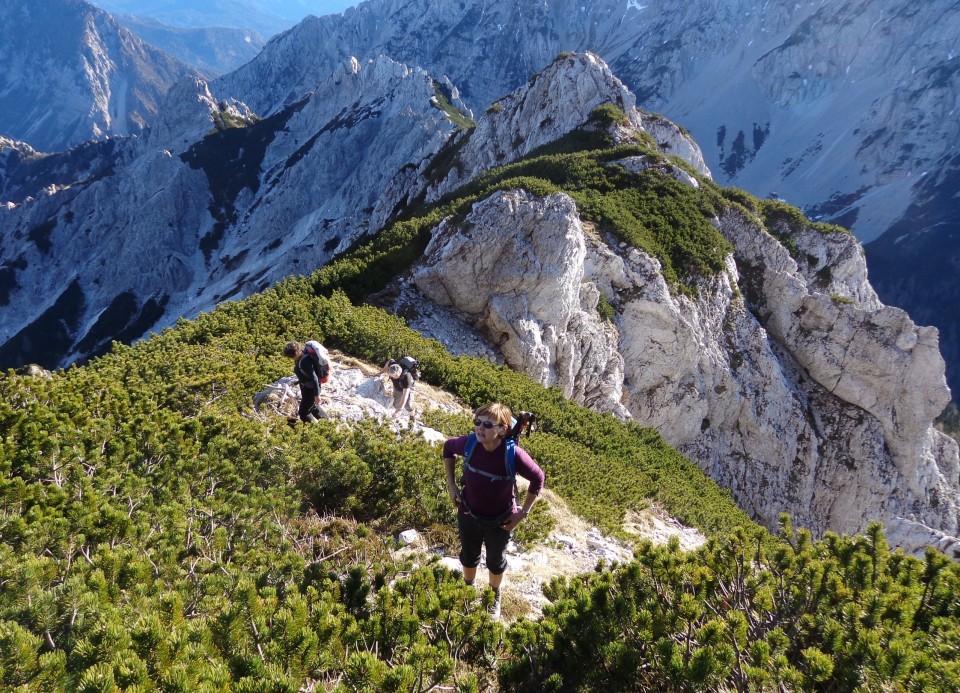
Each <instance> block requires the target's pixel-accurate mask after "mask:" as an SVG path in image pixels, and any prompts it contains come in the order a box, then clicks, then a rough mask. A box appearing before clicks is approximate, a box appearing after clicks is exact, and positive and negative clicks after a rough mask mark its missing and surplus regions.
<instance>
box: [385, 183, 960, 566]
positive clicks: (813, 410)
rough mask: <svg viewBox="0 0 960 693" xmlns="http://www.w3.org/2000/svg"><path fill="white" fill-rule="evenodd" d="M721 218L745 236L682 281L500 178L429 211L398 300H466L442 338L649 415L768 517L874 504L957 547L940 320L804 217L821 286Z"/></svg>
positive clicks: (868, 509)
mask: <svg viewBox="0 0 960 693" xmlns="http://www.w3.org/2000/svg"><path fill="white" fill-rule="evenodd" d="M717 225H718V227H719V228H720V229H721V230H723V232H724V233H725V235H727V237H728V238H729V239H730V240H731V241H732V242H733V243H734V246H735V248H736V250H735V252H734V254H733V255H732V256H731V257H730V259H729V262H728V269H727V271H726V272H724V273H722V274H721V275H718V276H716V277H714V278H713V279H712V280H710V281H708V282H706V283H704V284H703V285H702V286H701V287H700V291H699V294H698V296H697V297H696V298H689V297H686V296H676V295H673V294H672V293H671V292H670V290H669V287H668V286H667V284H666V282H665V280H664V279H663V276H662V274H661V272H660V267H659V262H658V261H657V260H656V259H655V258H652V257H650V256H648V255H646V254H645V253H643V252H641V251H639V250H637V249H633V248H629V247H623V246H620V245H618V244H616V243H614V242H612V241H611V240H610V239H604V238H601V237H599V236H597V235H596V234H595V233H593V232H592V231H591V230H590V227H589V225H588V224H586V225H585V224H584V222H583V221H582V220H581V219H580V217H579V215H578V212H577V209H576V205H575V204H574V203H573V201H572V200H571V199H570V198H569V197H567V196H566V195H563V194H557V195H552V196H549V197H546V198H538V197H534V196H532V195H530V194H529V193H526V192H524V191H520V190H517V191H507V192H499V193H496V194H494V195H493V196H491V197H490V198H487V199H484V200H482V201H479V202H477V203H476V204H475V205H474V207H473V210H472V211H471V213H470V214H468V215H467V216H466V218H465V219H463V220H462V221H461V222H459V223H456V224H454V223H453V222H451V221H447V222H444V223H442V224H441V225H440V226H438V227H437V228H436V230H435V232H434V235H433V238H432V240H431V243H430V246H429V247H428V248H427V252H426V255H425V258H424V260H423V262H422V263H421V264H420V265H419V266H418V267H417V268H416V269H415V270H414V271H413V272H412V274H411V277H410V286H409V287H408V288H407V292H408V296H407V299H408V300H409V301H411V302H414V301H413V299H412V297H411V296H410V295H409V294H410V293H411V292H415V293H416V294H417V298H416V299H415V302H416V303H417V304H418V305H419V306H420V312H421V313H429V312H431V311H430V310H429V309H427V308H425V307H424V306H425V305H429V302H433V303H435V304H437V305H438V306H440V307H442V308H444V309H446V310H447V311H448V314H449V312H450V311H452V312H454V313H456V314H458V315H460V316H461V318H462V319H461V321H460V322H459V323H455V324H451V323H447V325H446V327H445V328H444V329H443V330H442V331H439V332H436V331H435V332H433V333H431V336H434V337H435V338H438V339H440V340H441V341H444V342H448V341H454V338H453V337H452V336H451V335H452V334H456V333H458V332H460V333H462V332H466V331H469V330H471V329H473V328H475V330H476V333H475V335H476V339H481V340H483V341H485V342H486V344H487V346H488V348H490V349H493V350H495V351H496V352H497V353H498V354H499V355H500V356H501V357H502V358H503V360H504V361H505V362H506V363H507V364H508V365H510V366H511V367H513V368H516V369H518V370H522V371H524V372H526V373H527V374H529V375H530V376H531V377H533V378H535V379H537V380H539V381H540V382H542V383H543V384H545V385H552V386H556V387H558V388H560V389H561V390H562V391H563V393H564V394H565V395H566V396H568V397H571V398H572V399H574V400H575V401H578V402H580V403H583V404H586V405H588V406H591V407H594V408H596V409H599V410H604V411H610V412H613V413H615V414H617V415H619V416H622V417H624V418H626V417H630V418H633V419H634V420H636V421H637V422H639V423H641V424H643V425H647V426H653V427H655V428H656V429H657V430H658V431H659V432H660V433H661V434H662V435H663V436H664V438H665V439H666V440H667V441H668V442H669V443H670V444H671V445H674V446H675V447H677V448H678V449H679V450H681V451H682V452H684V453H685V454H687V455H688V456H690V457H691V458H692V459H694V460H696V461H697V462H698V463H699V464H700V465H701V466H702V467H703V468H704V469H705V470H706V471H707V472H708V473H709V474H710V475H711V476H712V477H713V478H714V479H716V480H717V481H718V482H719V483H720V484H722V485H724V486H726V487H728V488H730V489H731V491H732V492H733V494H734V497H735V499H736V500H737V502H738V504H740V505H741V506H742V507H744V508H745V509H746V510H748V512H750V513H752V514H753V515H754V516H755V517H757V518H758V519H759V520H760V521H762V522H763V523H764V524H766V525H767V526H769V527H775V526H776V524H777V521H778V516H779V513H781V512H788V513H790V514H791V515H792V516H793V517H794V521H795V523H796V524H797V525H798V526H806V527H809V528H811V529H813V530H814V532H815V533H816V534H817V535H820V534H822V533H823V532H825V531H828V530H832V531H837V532H843V533H853V532H857V531H861V530H863V529H864V528H865V527H866V525H867V523H868V522H869V521H870V520H872V519H879V520H882V521H883V522H884V523H885V524H886V526H887V528H888V532H889V534H890V537H891V540H892V541H894V542H895V543H897V544H899V545H901V546H903V547H904V548H905V549H907V550H909V551H916V552H920V551H922V549H923V547H924V546H926V545H937V546H939V547H940V548H941V549H943V550H945V551H947V552H948V553H951V554H952V553H955V552H960V540H958V539H957V538H956V537H957V535H958V534H960V531H958V530H960V527H958V520H960V478H958V475H960V465H958V451H957V446H956V444H955V443H954V442H953V441H952V440H951V439H949V438H947V437H945V436H943V435H942V434H940V433H938V432H937V431H935V430H934V429H933V428H932V426H931V420H932V418H933V413H934V412H936V411H938V407H939V408H942V407H943V405H944V403H945V402H946V400H947V397H948V391H947V389H946V387H945V384H944V380H943V361H942V359H939V357H938V355H937V352H936V334H935V331H931V330H929V329H928V328H918V327H917V326H916V325H914V324H913V323H912V322H911V321H910V320H909V318H907V316H906V314H904V313H903V312H902V311H900V310H898V309H894V308H889V307H886V306H882V305H880V304H879V302H878V301H876V298H875V297H874V296H873V295H872V292H870V291H869V287H868V286H864V285H865V282H866V278H865V271H864V268H863V263H862V259H861V260H860V262H859V265H860V268H859V272H857V271H856V270H855V268H854V265H856V261H855V258H856V257H858V254H857V253H856V252H855V251H856V248H857V244H856V241H855V240H854V239H853V238H852V237H850V236H847V235H845V234H831V235H826V236H823V235H820V234H819V232H812V233H811V232H809V231H806V230H804V229H798V230H797V236H799V237H803V241H802V242H801V243H800V245H801V246H802V247H804V248H805V249H806V250H807V251H809V257H810V258H816V257H819V258H822V260H820V261H818V264H819V263H820V262H822V267H827V268H836V270H837V273H836V276H835V277H833V278H832V279H831V280H829V281H827V282H826V283H825V285H820V286H817V285H811V282H809V281H808V278H807V277H805V276H804V273H803V272H801V271H799V270H798V265H797V263H796V262H795V261H794V260H793V259H792V258H791V257H790V255H789V253H788V252H787V250H786V249H785V248H784V247H783V246H782V245H781V244H780V243H779V242H778V241H777V240H776V239H775V238H774V237H773V236H770V235H769V234H767V233H766V231H764V230H763V228H762V226H761V224H760V223H759V220H757V219H751V218H748V217H746V216H744V215H743V213H742V212H735V211H730V212H729V213H727V214H725V215H723V216H722V217H721V218H718V219H717ZM815 234H817V235H815ZM822 267H821V270H822ZM825 274H826V273H825V272H822V271H821V272H820V274H819V275H812V276H813V278H814V279H816V280H818V281H822V280H823V278H824V276H825ZM600 293H603V295H604V296H605V298H606V300H607V302H608V303H610V304H611V305H612V306H613V307H614V308H615V309H616V317H615V319H614V322H613V323H612V324H611V323H606V322H605V321H603V320H602V319H601V318H600V316H599V314H598V313H597V311H596V306H597V299H598V296H599V294H600ZM831 294H832V295H831ZM849 295H857V296H859V297H862V298H863V300H864V304H863V305H859V304H857V303H856V302H854V301H853V299H850V298H847V296H849ZM744 296H762V300H760V301H758V302H757V303H753V302H751V301H749V300H746V299H745V298H744ZM401 303H402V300H401ZM413 322H414V325H415V326H418V327H421V326H422V325H421V323H420V322H419V321H417V320H416V319H414V321H413ZM461 341H462V339H461ZM958 555H960V554H958Z"/></svg>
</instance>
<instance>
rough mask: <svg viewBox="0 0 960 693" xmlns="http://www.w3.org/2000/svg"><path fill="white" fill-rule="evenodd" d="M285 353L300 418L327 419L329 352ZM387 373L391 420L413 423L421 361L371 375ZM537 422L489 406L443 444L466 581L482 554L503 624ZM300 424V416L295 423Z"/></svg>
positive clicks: (317, 348)
mask: <svg viewBox="0 0 960 693" xmlns="http://www.w3.org/2000/svg"><path fill="white" fill-rule="evenodd" d="M283 353H284V355H285V356H287V357H289V358H292V359H293V362H294V367H293V370H294V374H295V375H296V377H297V382H298V383H299V385H300V407H299V409H298V411H297V415H298V417H299V419H300V420H301V421H304V422H311V421H316V420H318V419H321V418H326V414H325V413H324V412H323V410H322V409H321V408H320V388H321V386H322V384H323V383H325V382H327V379H328V377H329V373H330V362H329V359H328V355H327V350H326V349H324V347H323V346H322V345H321V344H320V343H319V342H315V341H308V342H307V343H306V344H305V345H304V346H302V347H301V346H300V343H299V342H288V343H287V344H286V346H285V347H284V349H283ZM383 374H387V375H388V376H389V378H390V381H391V383H392V384H393V409H394V411H393V415H394V416H398V415H400V414H401V413H402V412H403V411H407V412H409V413H410V417H411V419H412V418H414V416H415V409H414V396H413V391H414V386H415V384H416V381H417V380H419V379H420V368H419V364H418V363H417V361H416V359H414V358H413V357H411V356H407V355H404V356H403V357H401V358H400V359H397V360H394V359H389V360H388V361H387V362H386V363H385V364H384V365H383V368H381V369H380V371H379V372H378V373H377V374H376V375H374V376H373V377H379V376H381V375H383ZM535 419H536V417H535V416H534V415H533V414H531V413H530V412H521V413H520V414H518V415H517V417H516V418H514V416H513V414H512V412H511V411H510V409H509V408H508V407H507V406H506V405H504V404H501V403H500V402H492V403H490V404H485V405H483V406H482V407H480V408H479V409H477V410H476V411H475V412H474V415H473V426H474V428H473V431H472V432H471V433H469V434H467V435H464V436H459V437H456V438H448V439H447V440H446V441H445V442H444V444H443V452H442V459H443V464H444V471H445V473H446V482H447V492H448V494H449V496H450V501H451V502H452V503H453V505H454V507H455V508H456V509H457V529H458V533H459V538H460V554H459V559H460V564H461V566H462V567H463V579H464V581H465V582H466V583H467V584H468V585H472V584H474V580H475V579H476V576H477V568H478V566H479V565H480V562H481V560H482V559H483V556H484V550H485V551H486V560H485V564H486V568H487V574H488V580H487V582H488V584H489V586H490V589H491V590H493V601H492V602H491V604H490V607H489V612H490V616H491V617H492V618H493V619H494V620H499V619H500V609H501V602H500V589H501V587H502V584H503V576H504V573H505V572H506V570H507V558H506V549H507V544H508V543H509V542H510V537H511V536H512V533H513V530H514V529H515V528H516V527H517V525H519V524H520V523H521V522H522V521H523V520H524V519H525V518H526V517H527V516H528V515H529V514H530V509H531V508H532V507H533V504H534V503H535V502H536V500H537V498H538V497H539V495H540V492H541V491H542V490H543V485H544V480H545V476H544V473H543V470H542V469H541V468H540V466H539V465H538V464H537V463H536V462H535V461H534V459H533V458H532V457H531V456H530V455H529V454H528V453H527V452H526V451H525V450H523V448H521V447H520V446H519V445H518V444H517V442H518V440H519V438H520V435H521V434H522V433H523V431H524V430H525V429H527V430H529V429H528V427H529V426H530V425H531V424H532V423H533V421H535ZM295 422H296V419H294V420H293V421H292V423H295ZM457 457H460V458H462V461H463V474H462V477H461V484H462V485H458V483H457V479H456V458H457ZM517 476H521V477H523V478H524V479H526V480H527V481H528V482H529V485H528V487H527V491H526V494H525V496H524V499H523V503H522V504H521V505H518V504H517V496H518V491H517V481H516V479H517Z"/></svg>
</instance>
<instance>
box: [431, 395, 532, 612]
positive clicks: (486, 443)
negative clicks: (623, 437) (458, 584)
mask: <svg viewBox="0 0 960 693" xmlns="http://www.w3.org/2000/svg"><path fill="white" fill-rule="evenodd" d="M512 419H513V416H512V414H511V412H510V409H509V408H508V407H507V406H506V405H503V404H501V403H499V402H494V403H491V404H485V405H484V406H482V407H480V408H479V409H477V410H476V412H475V413H474V419H473V425H474V431H473V433H471V434H469V435H466V436H460V437H459V438H448V439H447V441H446V442H445V443H444V444H443V464H444V467H445V469H446V474H447V491H448V492H449V494H450V500H451V501H452V502H453V504H454V505H455V506H456V508H457V511H458V512H457V525H458V528H459V530H460V563H461V565H463V579H464V581H466V583H467V584H468V585H472V584H473V581H474V579H475V578H476V576H477V566H478V565H480V549H481V547H482V546H486V549H487V558H486V565H487V571H488V573H489V584H490V587H491V588H492V589H493V593H494V601H493V604H492V605H491V607H490V615H491V617H492V618H494V619H495V620H499V618H500V587H501V585H502V582H503V574H504V572H505V571H506V569H507V559H506V556H505V552H506V548H507V542H509V541H510V534H511V532H512V531H513V529H514V528H515V527H516V526H517V525H518V524H520V522H521V521H523V519H524V518H525V517H527V515H528V514H529V513H530V508H531V507H532V506H533V504H534V503H535V502H536V500H537V496H539V494H540V491H542V490H543V483H544V479H545V477H544V473H543V470H542V469H540V466H539V465H538V464H537V463H536V462H535V461H534V460H533V458H532V457H530V455H529V454H528V453H527V452H526V451H524V450H523V449H521V448H520V447H519V446H516V445H515V443H514V441H513V440H512V439H508V437H509V436H510V432H511V422H512ZM471 439H472V440H471ZM511 450H512V454H511ZM457 456H460V457H465V458H466V459H465V460H464V470H463V488H462V489H460V488H458V487H457V482H456V473H455V464H456V459H455V458H456V457H457ZM511 457H512V460H510V458H511ZM511 462H512V465H511ZM511 466H512V467H513V469H510V467H511ZM517 474H519V475H520V476H522V477H523V478H524V479H527V480H528V481H529V482H530V485H529V487H528V488H527V494H526V497H525V498H524V500H523V505H522V506H521V507H519V508H518V507H517V504H516V496H515V494H514V488H515V479H516V475H517Z"/></svg>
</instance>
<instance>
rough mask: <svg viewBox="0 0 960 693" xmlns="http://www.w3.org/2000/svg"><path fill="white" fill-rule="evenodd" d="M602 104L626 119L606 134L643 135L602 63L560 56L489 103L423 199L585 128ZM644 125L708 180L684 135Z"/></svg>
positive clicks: (640, 118)
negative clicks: (509, 91)
mask: <svg viewBox="0 0 960 693" xmlns="http://www.w3.org/2000/svg"><path fill="white" fill-rule="evenodd" d="M602 104H612V105H613V106H615V107H616V108H617V109H619V110H620V111H621V112H622V113H623V114H624V116H625V118H626V120H625V122H623V123H619V124H617V125H616V127H613V128H612V129H611V134H612V135H613V139H614V140H615V141H618V142H619V141H627V140H629V139H630V137H632V136H633V135H636V134H637V133H639V132H641V131H643V130H645V128H646V123H647V116H645V115H642V114H641V112H640V111H639V110H638V109H637V108H636V99H635V98H634V96H633V94H632V93H631V92H630V90H629V89H627V88H626V87H625V86H624V85H623V83H622V82H621V81H620V80H619V79H617V77H616V76H615V75H614V74H613V73H612V72H611V71H610V68H609V67H608V66H607V64H606V63H605V62H604V61H603V60H601V59H600V58H599V57H597V56H596V55H594V54H592V53H572V54H568V55H565V56H561V57H560V58H558V59H557V60H555V61H554V62H552V63H551V64H550V65H548V66H547V67H546V68H544V70H543V71H542V72H540V73H539V74H537V75H535V76H534V77H533V78H532V79H531V80H530V82H529V83H527V84H526V85H524V86H523V87H521V88H519V89H517V90H516V91H515V92H513V93H511V94H509V95H508V96H505V97H503V98H501V99H498V100H497V101H495V102H494V103H493V105H491V106H490V108H488V109H487V111H486V113H485V114H484V115H483V116H482V117H481V118H480V120H479V122H478V123H477V127H476V129H475V130H473V131H472V132H469V133H463V134H461V137H462V138H464V139H465V142H464V143H462V144H461V146H460V149H459V150H458V153H457V161H456V164H455V165H454V166H452V167H451V169H450V171H449V173H448V174H447V175H446V177H445V178H443V179H442V180H440V181H439V182H438V183H437V184H435V185H434V186H432V187H431V188H430V190H429V191H428V194H427V200H428V201H433V200H436V199H439V198H441V197H443V195H445V194H447V193H449V192H450V191H452V190H454V189H456V188H457V187H459V186H460V185H462V184H464V183H465V182H467V181H470V180H472V179H473V178H475V177H476V176H478V175H479V174H480V173H483V172H484V171H487V170H489V169H491V168H493V167H495V166H501V165H503V164H507V163H510V162H513V161H516V160H517V159H519V158H521V157H522V156H525V155H526V154H529V153H530V152H532V151H534V150H535V149H537V148H538V147H541V146H543V145H545V144H548V143H550V142H553V141H555V140H557V139H560V138H561V137H563V136H564V135H566V134H568V133H571V132H573V131H575V130H577V129H579V128H582V127H585V126H588V124H589V123H590V120H591V116H592V114H593V111H594V109H595V108H596V107H597V106H600V105H602ZM649 121H650V123H651V124H652V125H653V128H654V129H653V132H652V133H651V134H653V136H654V137H655V139H656V140H657V141H659V142H661V143H662V147H663V150H664V151H665V152H666V153H671V154H676V155H678V156H681V157H682V158H684V159H686V160H687V161H688V163H690V164H691V165H692V166H694V168H696V169H697V170H698V171H700V172H701V173H703V174H705V175H708V176H709V171H708V170H707V168H706V166H705V164H704V163H703V157H702V156H701V155H700V149H699V147H698V146H697V144H696V143H695V142H694V141H693V140H692V139H690V137H689V136H685V135H683V134H682V133H681V132H680V130H679V128H677V127H676V125H673V124H669V125H668V124H667V122H666V121H665V119H663V118H662V117H650V119H649ZM594 127H600V125H599V124H596V125H594ZM654 133H655V134H654Z"/></svg>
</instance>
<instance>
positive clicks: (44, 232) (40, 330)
mask: <svg viewBox="0 0 960 693" xmlns="http://www.w3.org/2000/svg"><path fill="white" fill-rule="evenodd" d="M436 95H437V87H436V85H435V82H434V81H433V80H432V79H431V78H430V77H429V75H427V74H426V73H424V72H423V71H422V70H418V69H413V68H409V67H406V66H403V65H400V64H398V63H395V62H393V61H391V60H389V59H386V58H382V59H380V60H377V61H372V62H370V63H366V64H363V65H361V64H360V63H359V62H357V61H355V60H348V61H346V62H345V63H344V65H343V66H341V69H340V71H339V72H337V73H336V74H335V75H334V76H333V77H332V78H331V79H329V80H328V81H327V82H325V83H324V84H322V85H318V86H317V88H316V91H314V92H311V93H308V94H305V95H303V97H302V98H301V99H300V100H299V101H297V102H296V103H295V104H292V105H291V106H289V107H288V108H286V109H284V110H283V111H280V112H278V113H275V114H273V115H271V116H269V117H266V118H262V119H260V118H258V117H256V116H255V115H254V114H253V113H251V112H250V110H249V109H248V108H247V107H246V106H245V105H244V104H242V103H240V102H237V101H233V100H217V99H214V98H213V96H212V95H211V93H210V91H209V89H208V87H207V84H206V83H205V82H204V81H202V80H199V79H197V80H187V81H183V82H181V83H179V84H178V85H177V87H176V88H175V89H174V90H173V91H172V92H171V94H170V96H169V98H168V100H167V102H166V103H165V106H164V110H163V113H162V115H161V116H160V117H159V118H158V120H157V122H156V124H155V126H154V127H153V128H152V130H151V131H150V132H149V133H148V134H147V135H145V136H144V137H141V138H125V139H118V140H114V141H111V143H110V145H109V146H110V147H111V151H110V152H104V151H102V148H101V149H96V148H94V149H93V150H92V151H91V152H90V153H89V154H82V152H83V151H86V150H85V149H83V148H81V149H77V150H70V151H69V152H66V153H64V154H61V155H54V156H35V155H31V154H30V153H29V151H26V150H23V149H22V148H21V149H17V150H15V149H14V148H13V147H12V146H8V149H7V151H8V154H7V156H6V157H5V158H4V159H2V160H0V165H2V164H7V165H8V168H7V169H6V170H7V171H8V175H5V176H3V177H2V178H3V179H4V180H5V182H4V187H5V193H6V194H8V195H11V196H13V195H15V196H16V197H7V200H9V204H7V205H6V206H5V207H3V208H0V229H2V234H0V258H2V266H3V274H2V275H0V280H2V288H3V292H2V294H0V300H2V302H3V305H4V308H3V313H2V315H0V344H2V347H0V363H3V364H6V365H18V364H20V363H24V362H31V361H34V362H40V363H42V364H43V365H45V366H47V367H50V368H53V367H58V366H62V365H66V364H68V363H71V362H73V361H75V360H77V359H83V358H85V357H88V356H89V355H91V354H95V353H100V352H102V350H103V349H104V348H105V347H106V346H108V345H109V343H110V341H111V340H114V339H119V340H121V341H130V340H133V339H136V338H139V337H140V336H142V335H144V334H146V333H147V332H148V331H149V330H151V329H160V328H163V327H165V326H167V325H170V324H171V323H173V322H174V321H176V320H177V318H178V317H181V316H195V315H197V314H198V313H200V312H202V311H204V310H209V309H210V308H211V307H213V306H214V305H216V304H217V303H218V302H220V301H222V300H226V299H230V298H236V297H242V296H246V295H249V294H250V293H253V292H255V291H257V290H258V289H262V288H264V287H266V286H269V285H271V284H273V283H274V282H276V281H278V280H279V279H281V278H283V277H285V276H288V275H290V274H303V273H308V272H310V271H312V270H314V269H315V268H317V267H319V266H321V265H323V264H324V263H325V262H327V261H329V260H330V258H332V257H333V256H334V254H335V253H337V252H338V251H342V250H344V249H345V248H347V247H349V246H350V244H352V243H353V242H354V241H355V240H356V239H357V238H359V237H361V236H363V235H365V234H369V233H373V232H375V231H376V230H378V229H379V228H380V226H381V225H382V224H383V223H384V222H385V221H386V219H387V218H388V217H389V216H390V215H391V214H392V213H393V211H394V209H395V208H396V207H397V205H400V204H401V203H403V202H404V201H405V200H406V199H407V197H408V196H413V195H416V194H417V193H418V191H419V189H420V188H422V187H423V185H425V182H426V181H425V179H421V178H422V172H423V169H424V168H426V166H427V165H428V163H429V161H430V158H431V157H432V156H433V155H434V154H436V153H437V151H438V150H439V149H440V148H441V146H442V145H443V143H444V142H445V141H446V139H447V138H448V137H449V135H450V133H451V132H453V130H454V129H455V126H454V125H453V123H452V122H451V120H450V119H449V117H448V115H447V113H446V112H444V111H443V110H441V108H440V107H439V106H438V103H437V96H436ZM103 146H107V145H103ZM34 196H35V197H34ZM38 287H43V292H42V293H41V294H39V295H38V292H37V289H38Z"/></svg>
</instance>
